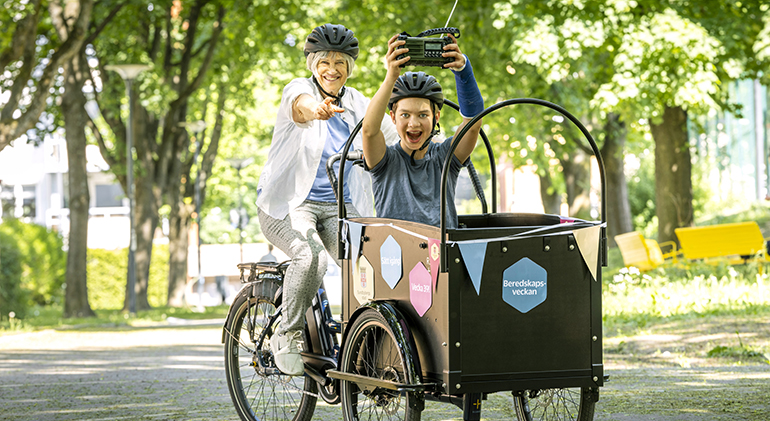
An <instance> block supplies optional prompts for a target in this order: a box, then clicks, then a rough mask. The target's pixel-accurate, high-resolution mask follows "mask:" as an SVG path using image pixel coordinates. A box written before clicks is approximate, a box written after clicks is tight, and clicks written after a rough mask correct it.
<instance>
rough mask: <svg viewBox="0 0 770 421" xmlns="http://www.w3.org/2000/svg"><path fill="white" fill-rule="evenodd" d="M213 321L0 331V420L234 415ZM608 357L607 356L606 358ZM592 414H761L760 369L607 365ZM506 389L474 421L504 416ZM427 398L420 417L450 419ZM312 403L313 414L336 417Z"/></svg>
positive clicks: (767, 389) (764, 409)
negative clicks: (14, 332) (604, 382)
mask: <svg viewBox="0 0 770 421" xmlns="http://www.w3.org/2000/svg"><path fill="white" fill-rule="evenodd" d="M220 340H221V330H220V328H219V327H218V326H216V325H208V326H184V327H175V326H164V327H155V328H143V329H125V330H114V329H111V330H109V331H106V332H100V331H54V330H48V331H43V332H35V333H23V334H17V335H5V336H0V420H14V421H18V420H236V419H237V416H236V414H235V411H234V409H233V407H232V403H231V402H230V397H229V394H228V392H227V385H226V383H225V376H224V369H223V357H222V345H221V344H220ZM610 360H611V359H610ZM607 372H608V373H609V374H610V375H611V376H612V381H611V382H610V383H608V384H607V386H606V387H605V388H603V389H602V397H601V401H600V402H599V404H598V405H597V415H596V419H597V420H620V421H653V420H693V421H694V420H698V421H700V420H757V421H759V420H763V421H764V420H769V419H770V404H769V403H768V401H769V400H770V366H768V365H748V366H729V367H708V368H676V367H671V366H669V367H647V368H621V366H615V367H613V366H612V365H611V364H610V365H609V366H608V367H607ZM509 396H510V395H508V394H497V395H494V396H492V397H491V398H490V400H488V401H486V402H485V403H484V405H485V406H484V411H483V412H482V416H483V419H486V420H509V419H511V418H512V415H511V413H510V412H509V410H510V397H509ZM461 417H462V414H461V412H460V410H459V409H457V408H455V407H453V406H451V405H447V404H437V403H428V406H427V408H426V411H425V412H424V413H423V420H426V421H430V420H459V419H461ZM341 418H342V415H341V409H340V407H339V406H335V407H329V406H325V405H323V404H319V407H318V408H317V410H316V416H315V417H314V419H318V420H324V421H327V420H339V419H341Z"/></svg>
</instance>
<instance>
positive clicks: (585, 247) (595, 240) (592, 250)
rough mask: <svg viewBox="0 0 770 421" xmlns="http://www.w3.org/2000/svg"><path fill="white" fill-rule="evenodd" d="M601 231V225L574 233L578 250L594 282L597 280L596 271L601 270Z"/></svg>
mask: <svg viewBox="0 0 770 421" xmlns="http://www.w3.org/2000/svg"><path fill="white" fill-rule="evenodd" d="M601 229H602V226H601V225H594V226H592V227H588V228H580V229H576V230H574V231H572V234H573V235H574V236H575V241H577V245H578V250H580V254H581V255H582V256H583V260H584V261H585V262H586V266H588V270H590V271H591V276H593V278H594V280H597V279H596V271H597V269H598V268H599V234H601Z"/></svg>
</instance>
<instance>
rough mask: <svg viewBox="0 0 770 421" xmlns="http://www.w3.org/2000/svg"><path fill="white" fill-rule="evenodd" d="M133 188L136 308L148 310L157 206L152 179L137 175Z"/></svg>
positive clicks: (126, 305)
mask: <svg viewBox="0 0 770 421" xmlns="http://www.w3.org/2000/svg"><path fill="white" fill-rule="evenodd" d="M135 182H136V189H135V190H134V192H135V193H134V196H135V198H134V229H135V231H136V251H135V253H134V258H135V262H136V271H135V274H136V285H135V288H134V291H135V292H136V310H137V311H140V310H149V309H150V308H151V307H150V303H149V301H148V300H147V288H148V286H149V284H150V262H151V260H152V239H153V236H154V234H155V228H157V226H158V206H157V204H156V202H157V198H156V194H155V193H154V192H153V190H154V189H153V186H152V179H151V178H148V177H146V176H138V177H136V179H135ZM129 292H130V291H129V289H128V283H126V298H125V301H124V305H123V308H124V310H128V297H129Z"/></svg>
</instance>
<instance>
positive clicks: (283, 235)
mask: <svg viewBox="0 0 770 421" xmlns="http://www.w3.org/2000/svg"><path fill="white" fill-rule="evenodd" d="M305 57H306V60H307V68H308V70H310V71H311V72H312V76H311V77H309V78H299V79H294V80H293V81H291V82H290V83H289V84H288V85H286V87H285V88H284V90H283V96H282V97H281V105H280V108H279V109H278V118H277V120H276V123H275V129H274V131H273V140H272V143H271V145H270V152H269V154H268V158H267V164H266V165H265V168H264V170H263V171H262V176H261V177H260V180H259V185H258V187H257V194H258V198H257V207H258V208H259V223H260V225H261V228H262V232H263V233H264V235H265V237H266V238H267V239H268V240H269V241H270V242H271V243H273V244H274V245H275V246H276V247H278V248H279V249H281V250H282V251H283V252H284V253H286V255H288V256H289V257H290V258H291V265H290V266H289V269H288V270H287V272H286V276H285V279H284V285H283V307H284V308H283V318H282V320H281V325H280V327H279V329H278V331H277V332H276V334H274V335H273V336H272V337H271V338H270V344H271V348H272V350H273V353H274V355H275V362H276V365H277V366H278V368H279V369H280V370H281V371H282V372H284V373H286V374H289V375H293V376H299V375H302V374H303V373H304V366H303V363H302V358H301V356H300V351H301V349H300V348H301V343H302V330H303V328H304V316H305V311H306V310H307V308H308V307H310V304H311V300H312V299H313V296H314V295H315V293H316V291H317V290H318V288H319V286H320V285H321V282H322V280H323V275H324V273H325V272H326V265H327V262H326V259H327V253H326V247H329V246H331V245H333V244H336V241H337V205H336V199H335V196H334V192H333V190H332V187H331V185H330V183H329V180H328V178H327V176H326V170H325V168H326V161H327V159H328V157H329V156H331V155H333V154H335V153H337V152H339V151H340V150H341V149H342V147H343V146H344V144H345V141H346V140H347V139H348V137H349V136H350V133H351V131H352V130H353V129H354V128H355V126H356V125H357V124H358V122H359V121H360V120H361V119H362V118H363V117H364V114H365V113H366V107H367V106H368V104H369V100H368V99H367V98H365V97H364V96H363V95H362V94H361V93H360V92H358V91H357V90H355V89H353V88H350V87H346V86H345V82H347V79H348V77H350V75H351V74H352V73H353V69H354V65H355V60H356V58H358V39H356V37H355V36H354V35H353V32H352V31H350V30H349V29H347V28H345V27H344V26H342V25H333V24H326V25H322V26H319V27H317V28H315V29H313V32H312V33H311V34H310V35H308V37H307V40H306V42H305ZM381 126H382V130H383V133H386V139H392V140H391V142H393V141H395V139H396V134H395V129H394V128H393V125H392V123H390V122H389V121H388V120H386V119H384V118H383V122H382V124H381ZM356 142H357V145H358V148H360V147H361V146H360V142H361V141H360V138H359V139H357V140H356ZM346 174H350V177H346V178H347V180H345V189H344V190H345V202H346V208H347V212H348V215H350V216H352V217H354V216H358V215H361V214H364V215H370V214H371V211H372V209H371V208H372V200H371V181H370V179H369V178H368V176H367V175H365V174H364V173H363V171H362V170H361V169H360V168H357V167H356V168H353V169H351V170H350V171H346ZM353 204H355V207H354V206H353ZM357 210H358V211H357ZM359 211H360V213H359Z"/></svg>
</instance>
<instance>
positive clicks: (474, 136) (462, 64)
mask: <svg viewBox="0 0 770 421" xmlns="http://www.w3.org/2000/svg"><path fill="white" fill-rule="evenodd" d="M449 36H450V37H452V38H453V39H454V36H452V35H451V34H450V35H449ZM444 50H445V51H444V53H443V56H444V57H454V58H455V60H454V61H453V62H450V63H447V64H445V65H444V67H445V68H448V69H451V70H452V72H453V73H454V75H455V84H456V86H457V103H458V105H459V106H460V115H461V116H462V117H463V122H462V124H460V126H459V127H458V128H457V131H456V132H455V135H456V134H457V133H459V132H460V131H461V130H462V129H463V127H465V125H466V124H468V123H469V122H470V121H471V119H472V118H473V117H475V116H476V115H478V114H479V113H481V112H482V111H484V99H483V98H482V97H481V92H479V87H478V85H477V84H476V78H475V77H474V75H473V68H472V67H471V62H470V60H468V57H466V56H465V55H464V54H463V53H462V51H460V47H459V46H458V45H457V40H456V39H455V42H454V44H448V45H446V46H444ZM481 124H482V123H481V120H479V121H478V122H477V123H476V124H474V125H473V127H471V128H470V129H469V130H468V132H467V133H466V134H465V136H463V138H462V139H460V144H458V145H457V149H455V153H454V155H455V157H457V159H458V160H459V161H460V162H465V161H466V160H467V159H468V157H470V156H471V153H472V152H473V149H474V148H475V147H476V141H477V140H478V138H479V133H480V132H481Z"/></svg>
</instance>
